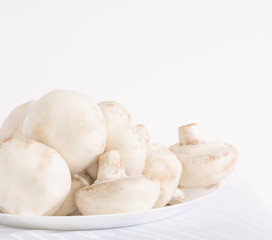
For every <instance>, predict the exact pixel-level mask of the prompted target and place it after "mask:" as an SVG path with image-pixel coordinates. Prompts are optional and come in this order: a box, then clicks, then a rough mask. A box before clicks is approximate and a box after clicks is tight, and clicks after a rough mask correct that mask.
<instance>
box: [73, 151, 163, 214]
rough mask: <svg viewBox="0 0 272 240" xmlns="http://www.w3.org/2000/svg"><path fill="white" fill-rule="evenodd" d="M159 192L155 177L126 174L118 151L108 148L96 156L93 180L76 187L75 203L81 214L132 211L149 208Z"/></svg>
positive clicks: (158, 184)
mask: <svg viewBox="0 0 272 240" xmlns="http://www.w3.org/2000/svg"><path fill="white" fill-rule="evenodd" d="M159 192H160V183H159V181H158V180H156V179H152V178H150V177H146V176H142V175H138V176H127V175H126V173H125V170H124V167H123V165H122V162H121V161H120V154H119V152H118V151H110V152H107V153H104V154H103V155H101V156H100V158H99V170H98V177H97V180H96V182H95V183H94V184H92V185H91V186H87V187H83V188H81V189H80V190H78V191H77V192H76V195H75V202H76V205H77V207H78V209H79V211H80V212H81V213H82V214H83V215H92V214H110V213H122V212H132V211H140V210H146V209H151V208H152V207H153V205H154V204H155V202H156V200H157V198H158V196H159Z"/></svg>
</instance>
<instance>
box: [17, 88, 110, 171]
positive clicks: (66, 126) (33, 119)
mask: <svg viewBox="0 0 272 240" xmlns="http://www.w3.org/2000/svg"><path fill="white" fill-rule="evenodd" d="M106 131H107V130H106V123H105V119H104V117H103V114H102V113H101V111H100V109H99V108H98V106H97V104H95V103H94V102H93V101H92V100H91V99H89V97H87V96H85V95H83V94H80V93H76V92H72V91H66V90H56V91H53V92H50V93H47V94H46V95H44V96H43V97H42V98H41V99H40V100H38V102H37V103H36V104H35V105H34V107H33V108H32V109H31V111H30V112H29V114H28V115H27V116H26V119H25V121H24V124H23V129H22V133H23V137H26V138H30V139H34V140H36V141H39V142H42V143H44V144H46V145H48V146H50V147H52V148H54V149H55V150H56V151H58V152H59V153H60V154H61V155H62V156H63V158H64V159H65V161H66V162H67V164H68V166H69V168H70V171H71V173H72V174H75V173H80V172H82V171H83V170H85V169H86V168H87V167H89V166H90V165H91V164H92V163H94V162H95V161H97V158H98V155H99V154H101V153H103V151H104V149H105V145H106V134H107V133H106Z"/></svg>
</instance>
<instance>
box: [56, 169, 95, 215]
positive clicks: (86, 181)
mask: <svg viewBox="0 0 272 240" xmlns="http://www.w3.org/2000/svg"><path fill="white" fill-rule="evenodd" d="M91 183H92V180H91V178H90V177H89V176H88V175H87V174H84V173H81V174H75V175H74V176H73V177H72V184H71V190H70V193H69V195H68V197H67V198H66V200H65V201H64V203H63V204H62V205H61V207H60V208H59V210H58V211H57V213H56V214H55V215H56V216H67V215H71V214H73V213H75V212H76V211H77V207H76V204H75V201H74V194H75V192H76V191H77V190H79V189H80V188H82V187H84V186H89V185H91Z"/></svg>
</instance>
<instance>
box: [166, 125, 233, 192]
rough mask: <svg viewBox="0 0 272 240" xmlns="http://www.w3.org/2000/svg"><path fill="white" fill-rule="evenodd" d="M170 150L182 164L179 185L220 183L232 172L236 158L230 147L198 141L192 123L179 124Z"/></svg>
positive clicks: (196, 127) (202, 185) (197, 185)
mask: <svg viewBox="0 0 272 240" xmlns="http://www.w3.org/2000/svg"><path fill="white" fill-rule="evenodd" d="M170 150H171V151H172V152H174V153H175V154H176V155H177V157H178V158H179V160H180V161H181V163H182V166H183V172H182V175H181V180H180V186H181V187H182V188H197V187H206V186H210V185H213V184H216V183H218V182H220V181H221V180H222V179H223V178H225V177H227V176H228V175H229V174H230V173H231V172H232V170H233V169H234V166H235V163H236V161H237V158H238V153H237V151H236V149H235V148H234V147H233V146H231V145H229V144H226V143H213V142H205V141H204V140H202V139H201V137H200V133H199V130H198V126H197V125H196V124H189V125H185V126H181V127H179V143H177V144H174V145H172V146H171V147H170Z"/></svg>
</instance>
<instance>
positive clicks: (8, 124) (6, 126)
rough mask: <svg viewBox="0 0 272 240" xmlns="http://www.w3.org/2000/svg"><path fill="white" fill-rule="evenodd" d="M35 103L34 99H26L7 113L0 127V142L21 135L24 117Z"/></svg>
mask: <svg viewBox="0 0 272 240" xmlns="http://www.w3.org/2000/svg"><path fill="white" fill-rule="evenodd" d="M35 103H36V100H32V101H28V102H26V103H23V104H21V105H19V106H17V107H16V108H14V109H13V110H12V111H11V112H10V113H9V115H8V116H7V117H6V119H5V120H4V122H3V123H2V126H1V128H0V144H1V143H3V142H5V141H7V140H9V139H12V138H20V137H22V126H23V123H24V120H25V117H26V115H27V114H28V112H29V111H30V109H31V108H32V107H33V106H34V104H35Z"/></svg>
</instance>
